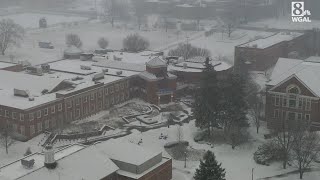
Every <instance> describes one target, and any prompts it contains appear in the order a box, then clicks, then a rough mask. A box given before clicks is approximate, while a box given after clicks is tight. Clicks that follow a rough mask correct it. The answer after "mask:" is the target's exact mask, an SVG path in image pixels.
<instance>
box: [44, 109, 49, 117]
mask: <svg viewBox="0 0 320 180" xmlns="http://www.w3.org/2000/svg"><path fill="white" fill-rule="evenodd" d="M48 112H49V110H48V108H45V109H44V115H45V116H48Z"/></svg>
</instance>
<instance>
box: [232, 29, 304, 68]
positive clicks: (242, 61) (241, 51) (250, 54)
mask: <svg viewBox="0 0 320 180" xmlns="http://www.w3.org/2000/svg"><path fill="white" fill-rule="evenodd" d="M307 43H308V42H307V36H306V35H304V34H301V33H290V32H288V33H276V34H273V35H271V36H268V37H265V38H260V39H257V40H254V41H250V42H247V43H244V44H241V45H238V46H236V47H235V61H234V66H235V70H236V71H240V72H241V71H248V70H249V71H266V70H268V69H269V68H271V67H273V66H274V65H275V64H276V62H277V60H278V58H280V57H283V58H287V57H288V55H289V53H291V52H294V51H296V52H298V54H299V56H302V57H305V56H307V55H308V54H309V53H308V52H307V50H306V46H307Z"/></svg>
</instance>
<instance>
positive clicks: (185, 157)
mask: <svg viewBox="0 0 320 180" xmlns="http://www.w3.org/2000/svg"><path fill="white" fill-rule="evenodd" d="M184 168H187V151H185V152H184Z"/></svg>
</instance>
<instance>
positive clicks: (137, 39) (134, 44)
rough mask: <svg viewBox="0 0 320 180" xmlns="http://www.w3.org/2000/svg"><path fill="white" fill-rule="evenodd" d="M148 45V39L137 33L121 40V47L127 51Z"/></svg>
mask: <svg viewBox="0 0 320 180" xmlns="http://www.w3.org/2000/svg"><path fill="white" fill-rule="evenodd" d="M149 46H150V43H149V41H148V40H147V39H145V38H144V37H142V36H140V35H139V34H130V35H128V36H127V37H126V38H125V39H124V40H123V49H124V50H125V51H129V52H139V51H143V50H146V49H148V48H149Z"/></svg>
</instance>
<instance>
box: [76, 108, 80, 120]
mask: <svg viewBox="0 0 320 180" xmlns="http://www.w3.org/2000/svg"><path fill="white" fill-rule="evenodd" d="M79 117H80V109H77V110H76V118H79Z"/></svg>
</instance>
